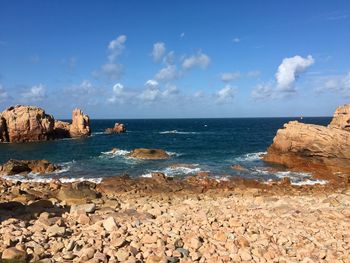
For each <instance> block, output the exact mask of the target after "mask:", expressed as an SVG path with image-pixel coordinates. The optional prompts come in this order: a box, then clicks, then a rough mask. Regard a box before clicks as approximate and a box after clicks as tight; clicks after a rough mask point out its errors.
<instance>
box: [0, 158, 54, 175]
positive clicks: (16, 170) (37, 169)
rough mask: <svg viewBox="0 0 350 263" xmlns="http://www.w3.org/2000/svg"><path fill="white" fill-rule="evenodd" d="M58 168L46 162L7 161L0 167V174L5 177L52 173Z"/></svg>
mask: <svg viewBox="0 0 350 263" xmlns="http://www.w3.org/2000/svg"><path fill="white" fill-rule="evenodd" d="M58 169H59V167H58V166H56V165H54V164H52V163H50V162H49V161H47V160H29V161H27V160H9V161H7V162H6V163H4V164H3V165H1V166H0V173H1V174H6V175H14V174H28V173H30V172H32V173H39V174H44V173H52V172H55V171H56V170H58Z"/></svg>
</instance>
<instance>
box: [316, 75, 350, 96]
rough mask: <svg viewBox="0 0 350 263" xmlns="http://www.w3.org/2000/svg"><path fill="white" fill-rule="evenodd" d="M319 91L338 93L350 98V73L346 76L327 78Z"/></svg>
mask: <svg viewBox="0 0 350 263" xmlns="http://www.w3.org/2000/svg"><path fill="white" fill-rule="evenodd" d="M321 89H326V90H328V91H331V92H335V93H339V94H340V95H343V96H346V97H350V72H348V73H347V74H346V75H340V76H333V77H328V78H327V79H326V82H325V84H324V87H322V88H321Z"/></svg>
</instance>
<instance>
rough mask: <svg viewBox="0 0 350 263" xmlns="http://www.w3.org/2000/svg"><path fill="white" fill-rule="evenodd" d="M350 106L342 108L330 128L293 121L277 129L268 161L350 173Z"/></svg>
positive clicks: (296, 166) (302, 167)
mask: <svg viewBox="0 0 350 263" xmlns="http://www.w3.org/2000/svg"><path fill="white" fill-rule="evenodd" d="M349 116H350V105H345V106H342V107H339V108H338V109H337V111H336V113H335V114H334V118H333V120H332V122H331V124H330V125H329V126H328V127H325V126H320V125H313V124H304V123H299V122H298V121H291V122H289V123H287V124H285V125H284V126H283V128H282V129H279V130H278V131H277V134H276V136H275V138H274V140H273V143H272V145H271V146H270V147H269V149H268V153H267V155H266V156H265V157H264V160H265V161H268V162H273V163H278V164H282V165H285V166H287V167H288V168H292V169H296V170H303V171H310V172H314V173H316V174H324V175H326V174H328V176H329V175H332V174H335V173H345V174H350V132H349V130H348V126H347V122H348V120H349Z"/></svg>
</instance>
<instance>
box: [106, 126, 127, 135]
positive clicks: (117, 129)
mask: <svg viewBox="0 0 350 263" xmlns="http://www.w3.org/2000/svg"><path fill="white" fill-rule="evenodd" d="M105 132H106V133H109V134H112V133H124V132H126V127H125V125H124V124H123V123H116V124H114V127H113V128H107V129H106V130H105Z"/></svg>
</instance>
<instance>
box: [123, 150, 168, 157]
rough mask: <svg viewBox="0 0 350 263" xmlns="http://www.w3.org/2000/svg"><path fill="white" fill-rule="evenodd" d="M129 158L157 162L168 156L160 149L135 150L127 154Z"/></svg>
mask: <svg viewBox="0 0 350 263" xmlns="http://www.w3.org/2000/svg"><path fill="white" fill-rule="evenodd" d="M128 156H129V157H132V158H137V159H148V160H159V159H168V158H169V157H170V156H169V154H167V152H166V151H164V150H161V149H144V148H140V149H135V150H133V151H131V153H129V154H128Z"/></svg>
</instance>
